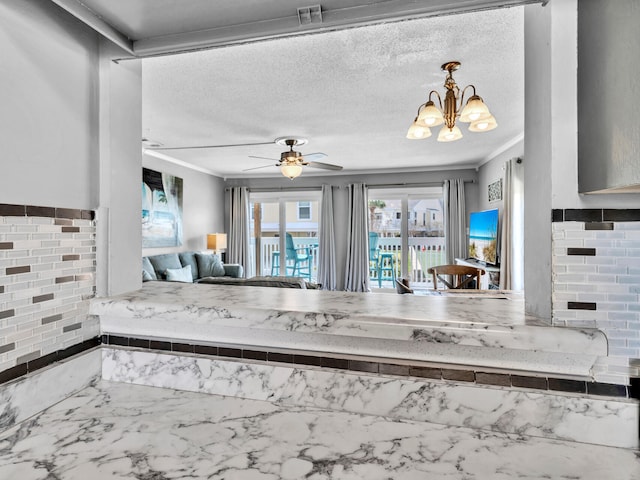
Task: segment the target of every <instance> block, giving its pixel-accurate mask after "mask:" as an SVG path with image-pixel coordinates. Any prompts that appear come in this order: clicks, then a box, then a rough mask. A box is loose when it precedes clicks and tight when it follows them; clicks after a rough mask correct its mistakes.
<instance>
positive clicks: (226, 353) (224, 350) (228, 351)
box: [218, 347, 242, 358]
mask: <svg viewBox="0 0 640 480" xmlns="http://www.w3.org/2000/svg"><path fill="white" fill-rule="evenodd" d="M218 355H220V356H221V357H231V358H242V350H240V349H239V348H229V347H218Z"/></svg>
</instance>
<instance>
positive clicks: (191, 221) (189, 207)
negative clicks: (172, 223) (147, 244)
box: [137, 155, 226, 255]
mask: <svg viewBox="0 0 640 480" xmlns="http://www.w3.org/2000/svg"><path fill="white" fill-rule="evenodd" d="M142 166H143V167H146V168H150V169H152V170H157V171H159V172H166V173H169V174H171V175H174V176H176V177H180V178H182V180H183V199H182V200H183V213H182V215H183V217H182V222H183V244H182V246H180V247H169V248H144V249H142V255H156V254H159V253H168V252H181V251H184V250H204V249H206V236H207V233H217V232H226V230H225V226H224V211H225V210H224V180H223V179H222V178H220V177H216V176H213V175H208V174H206V173H201V172H198V171H196V170H192V169H190V168H185V167H181V166H179V165H176V164H175V163H171V162H167V161H165V160H161V159H158V158H155V157H151V156H149V155H144V156H143V157H142ZM141 201H142V200H141V198H140V199H139V203H141ZM140 208H142V207H140ZM137 213H138V223H139V222H140V215H141V213H140V209H138V210H137Z"/></svg>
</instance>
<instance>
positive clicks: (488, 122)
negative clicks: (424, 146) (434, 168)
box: [407, 62, 498, 142]
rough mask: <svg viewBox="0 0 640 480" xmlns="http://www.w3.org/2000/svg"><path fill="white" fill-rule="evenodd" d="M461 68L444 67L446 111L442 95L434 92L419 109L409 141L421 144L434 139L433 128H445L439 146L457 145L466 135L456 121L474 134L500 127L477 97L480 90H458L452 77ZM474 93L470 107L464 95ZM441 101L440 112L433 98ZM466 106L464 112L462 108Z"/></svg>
mask: <svg viewBox="0 0 640 480" xmlns="http://www.w3.org/2000/svg"><path fill="white" fill-rule="evenodd" d="M459 67H460V62H447V63H445V64H444V65H442V70H445V71H447V72H448V73H447V78H446V79H445V81H444V87H445V88H446V89H447V93H446V95H445V97H444V107H443V106H442V98H441V97H440V94H439V93H438V92H437V91H435V90H431V91H430V92H429V99H428V101H427V102H426V103H423V104H422V105H420V107H418V115H417V116H416V118H415V120H414V121H413V123H412V124H411V126H410V127H409V131H408V132H407V138H408V139H410V140H421V139H423V138H428V137H430V136H431V127H436V126H438V125H442V124H443V123H444V125H443V126H442V129H441V130H440V133H439V134H438V141H439V142H453V141H454V140H459V139H461V138H462V131H461V130H460V127H458V126H457V125H456V118H458V117H459V118H460V121H461V122H465V123H469V124H470V125H469V131H471V132H488V131H489V130H493V129H494V128H496V127H497V126H498V124H497V123H496V119H495V118H494V117H493V115H491V112H489V109H488V108H487V106H486V105H485V104H484V102H483V101H482V98H480V97H479V96H478V95H476V87H474V86H473V85H467V86H466V87H464V88H463V89H462V90H460V88H458V85H456V82H455V80H454V79H453V75H452V73H453V72H455V71H456V70H457V69H458V68H459ZM469 88H471V89H472V90H473V95H471V97H469V100H467V103H466V105H465V104H464V95H465V92H466V91H467V89H469ZM434 94H435V96H436V97H437V99H438V104H439V107H440V108H438V107H437V106H436V105H435V103H434V101H433V100H432V95H434ZM463 105H464V108H462V106H463Z"/></svg>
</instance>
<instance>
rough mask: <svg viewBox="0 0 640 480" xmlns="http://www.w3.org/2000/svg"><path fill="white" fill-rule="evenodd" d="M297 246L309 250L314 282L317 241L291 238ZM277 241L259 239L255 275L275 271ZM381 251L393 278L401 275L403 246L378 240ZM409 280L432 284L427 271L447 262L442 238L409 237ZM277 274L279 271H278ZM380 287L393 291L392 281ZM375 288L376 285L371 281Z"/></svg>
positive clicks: (394, 240) (397, 240) (396, 240)
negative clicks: (389, 255) (390, 260)
mask: <svg viewBox="0 0 640 480" xmlns="http://www.w3.org/2000/svg"><path fill="white" fill-rule="evenodd" d="M293 241H294V243H295V245H296V247H309V248H310V249H311V257H312V258H311V278H312V280H315V278H316V275H317V272H318V238H317V237H293ZM279 242H280V239H279V238H278V237H262V238H261V239H260V244H261V252H260V253H261V265H260V268H259V270H258V272H256V275H272V274H275V273H276V271H275V269H274V268H273V260H274V258H275V257H274V255H273V253H274V252H279V251H280V243H279ZM378 248H379V249H380V252H384V253H392V254H393V268H394V270H395V276H396V278H399V277H400V276H401V274H402V273H401V272H402V263H401V262H402V244H401V239H400V238H398V237H380V239H379V241H378ZM251 249H252V258H255V253H256V252H255V242H253V241H252V242H251ZM407 260H408V265H407V267H408V269H407V270H408V272H409V280H410V282H411V284H412V285H415V286H417V287H420V286H422V287H427V286H430V285H431V277H430V276H429V275H427V269H428V268H429V267H432V266H434V265H442V264H444V263H446V256H445V246H444V238H442V237H410V238H409V252H408V255H407ZM278 273H280V272H278ZM382 283H383V285H382V286H383V287H387V288H394V285H393V281H392V280H389V279H385V280H383V282H382ZM372 286H374V287H375V286H377V282H372Z"/></svg>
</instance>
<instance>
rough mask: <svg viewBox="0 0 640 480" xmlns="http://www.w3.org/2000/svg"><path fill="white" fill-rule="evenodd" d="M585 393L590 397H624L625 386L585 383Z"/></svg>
mask: <svg viewBox="0 0 640 480" xmlns="http://www.w3.org/2000/svg"><path fill="white" fill-rule="evenodd" d="M587 393H590V394H591V395H606V396H608V397H626V396H627V386H626V385H614V384H611V383H597V382H587Z"/></svg>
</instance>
